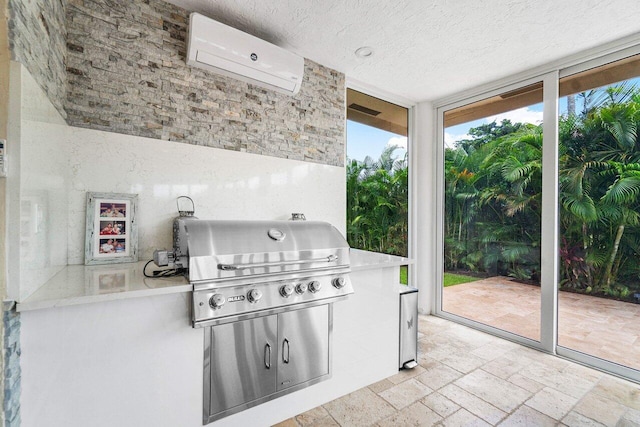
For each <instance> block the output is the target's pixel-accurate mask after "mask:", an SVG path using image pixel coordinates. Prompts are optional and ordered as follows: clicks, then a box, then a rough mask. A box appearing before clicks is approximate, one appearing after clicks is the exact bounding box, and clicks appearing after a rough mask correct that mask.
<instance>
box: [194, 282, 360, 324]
mask: <svg viewBox="0 0 640 427" xmlns="http://www.w3.org/2000/svg"><path fill="white" fill-rule="evenodd" d="M351 293H353V287H352V285H351V282H350V279H349V276H348V274H338V275H326V276H314V277H306V278H295V279H285V280H275V281H270V282H258V283H251V284H244V285H236V286H219V287H215V288H212V289H198V288H197V287H196V288H195V290H194V292H193V307H194V310H193V316H194V318H193V322H194V326H198V322H205V321H210V320H216V319H224V318H227V317H231V316H238V315H242V314H247V313H252V312H258V311H262V310H269V309H277V308H280V307H286V306H290V305H295V304H304V303H313V302H315V301H324V300H327V299H331V298H338V297H340V296H346V295H349V294H351Z"/></svg>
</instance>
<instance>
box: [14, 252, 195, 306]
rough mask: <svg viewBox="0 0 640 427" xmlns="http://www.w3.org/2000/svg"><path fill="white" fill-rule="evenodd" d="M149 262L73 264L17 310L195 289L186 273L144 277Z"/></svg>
mask: <svg viewBox="0 0 640 427" xmlns="http://www.w3.org/2000/svg"><path fill="white" fill-rule="evenodd" d="M145 264H146V261H142V262H137V263H127V264H117V265H113V264H111V265H92V266H85V265H69V266H67V267H65V268H64V269H62V270H61V271H60V272H59V273H58V274H56V275H55V276H53V277H52V278H51V279H50V280H49V281H48V282H46V283H45V284H44V285H42V287H40V289H38V290H37V291H36V292H34V293H33V294H32V295H31V296H30V297H29V298H27V299H26V300H25V301H22V302H18V304H17V306H16V310H17V311H26V310H37V309H40V308H51V307H61V306H65V305H76V304H87V303H92V302H101V301H113V300H119V299H126V298H136V297H144V296H151V295H162V294H171V293H177V292H190V291H191V290H192V287H191V285H190V284H189V281H188V280H187V279H186V278H184V277H183V276H176V277H167V278H153V279H152V278H147V277H144V275H143V274H142V269H143V267H144V265H145ZM154 267H155V264H151V265H150V266H149V267H148V269H147V273H149V272H150V271H151V270H153V269H154ZM155 269H157V267H156V268H155Z"/></svg>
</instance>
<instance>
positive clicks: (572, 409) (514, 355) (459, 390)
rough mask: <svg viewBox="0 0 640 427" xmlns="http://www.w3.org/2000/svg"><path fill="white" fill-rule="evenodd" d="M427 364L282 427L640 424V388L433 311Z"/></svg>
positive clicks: (423, 340)
mask: <svg viewBox="0 0 640 427" xmlns="http://www.w3.org/2000/svg"><path fill="white" fill-rule="evenodd" d="M418 344H419V356H418V359H419V360H418V361H419V365H418V366H417V367H416V368H414V369H412V370H406V371H401V372H399V373H398V374H397V375H394V376H392V377H390V378H387V379H385V380H382V381H380V382H378V383H375V384H371V385H370V386H368V387H365V388H362V389H360V390H357V391H355V392H353V393H351V394H348V395H346V396H343V397H341V398H339V399H336V400H334V401H331V402H329V403H327V404H325V405H323V406H320V407H317V408H315V409H312V410H310V411H307V412H305V413H303V414H300V415H298V416H296V417H294V418H290V419H288V420H286V421H283V422H282V423H280V424H278V427H300V426H314V427H319V426H442V427H448V426H489V425H500V426H558V425H559V426H640V386H639V385H637V384H634V383H630V382H627V381H624V380H621V379H618V378H615V377H612V376H610V375H607V374H604V373H601V372H599V371H595V370H593V369H589V368H586V367H583V366H581V365H578V364H575V363H572V362H569V361H566V360H563V359H560V358H558V357H554V356H551V355H548V354H544V353H541V352H539V351H536V350H532V349H529V348H527V347H524V346H521V345H518V344H515V343H512V342H510V341H506V340H503V339H500V338H497V337H494V336H491V335H488V334H485V333H483V332H479V331H477V330H474V329H471V328H467V327H465V326H462V325H459V324H456V323H454V322H450V321H447V320H444V319H441V318H437V317H433V316H420V324H419V342H418Z"/></svg>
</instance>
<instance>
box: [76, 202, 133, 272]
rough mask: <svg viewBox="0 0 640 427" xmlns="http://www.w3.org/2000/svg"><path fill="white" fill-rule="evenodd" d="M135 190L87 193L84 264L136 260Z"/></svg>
mask: <svg viewBox="0 0 640 427" xmlns="http://www.w3.org/2000/svg"><path fill="white" fill-rule="evenodd" d="M137 209H138V195H137V194H122V193H87V233H86V242H85V251H84V253H85V255H84V263H85V265H94V264H115V263H121V262H136V261H138V224H137V222H136V212H137Z"/></svg>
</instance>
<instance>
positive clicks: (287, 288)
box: [280, 285, 293, 298]
mask: <svg viewBox="0 0 640 427" xmlns="http://www.w3.org/2000/svg"><path fill="white" fill-rule="evenodd" d="M280 295H282V296H283V297H285V298H289V297H290V296H291V295H293V286H292V285H282V286H280Z"/></svg>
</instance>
